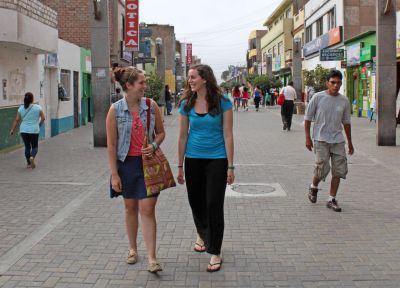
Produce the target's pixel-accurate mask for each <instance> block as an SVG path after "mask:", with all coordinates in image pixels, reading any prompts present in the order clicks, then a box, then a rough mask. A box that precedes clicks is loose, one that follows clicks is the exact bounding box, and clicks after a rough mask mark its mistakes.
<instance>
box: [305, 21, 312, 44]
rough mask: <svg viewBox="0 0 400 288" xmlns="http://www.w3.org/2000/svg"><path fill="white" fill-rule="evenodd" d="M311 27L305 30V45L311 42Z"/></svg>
mask: <svg viewBox="0 0 400 288" xmlns="http://www.w3.org/2000/svg"><path fill="white" fill-rule="evenodd" d="M312 27H313V25H310V26H308V27H307V28H306V43H308V42H310V41H311V40H312Z"/></svg>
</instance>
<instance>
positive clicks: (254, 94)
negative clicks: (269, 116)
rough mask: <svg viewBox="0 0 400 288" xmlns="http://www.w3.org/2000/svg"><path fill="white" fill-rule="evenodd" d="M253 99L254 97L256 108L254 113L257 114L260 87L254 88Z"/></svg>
mask: <svg viewBox="0 0 400 288" xmlns="http://www.w3.org/2000/svg"><path fill="white" fill-rule="evenodd" d="M253 97H254V105H255V106H256V112H258V109H259V107H260V101H261V89H260V86H258V85H257V86H256V88H254V92H253Z"/></svg>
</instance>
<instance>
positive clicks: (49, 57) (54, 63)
mask: <svg viewBox="0 0 400 288" xmlns="http://www.w3.org/2000/svg"><path fill="white" fill-rule="evenodd" d="M45 59H46V62H45V66H46V67H48V68H57V67H58V57H57V54H56V53H48V54H46V58H45Z"/></svg>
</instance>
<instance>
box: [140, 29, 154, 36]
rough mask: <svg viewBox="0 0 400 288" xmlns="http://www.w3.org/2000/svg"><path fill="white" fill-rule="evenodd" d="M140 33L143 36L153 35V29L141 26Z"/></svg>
mask: <svg viewBox="0 0 400 288" xmlns="http://www.w3.org/2000/svg"><path fill="white" fill-rule="evenodd" d="M139 34H140V37H141V38H142V37H143V38H145V37H151V36H153V31H152V30H151V29H149V28H139Z"/></svg>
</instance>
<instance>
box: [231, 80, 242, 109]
mask: <svg viewBox="0 0 400 288" xmlns="http://www.w3.org/2000/svg"><path fill="white" fill-rule="evenodd" d="M241 96H242V93H241V92H240V90H239V86H238V85H236V86H235V87H234V88H233V89H232V97H233V105H234V107H235V111H239V107H240V97H241Z"/></svg>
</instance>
